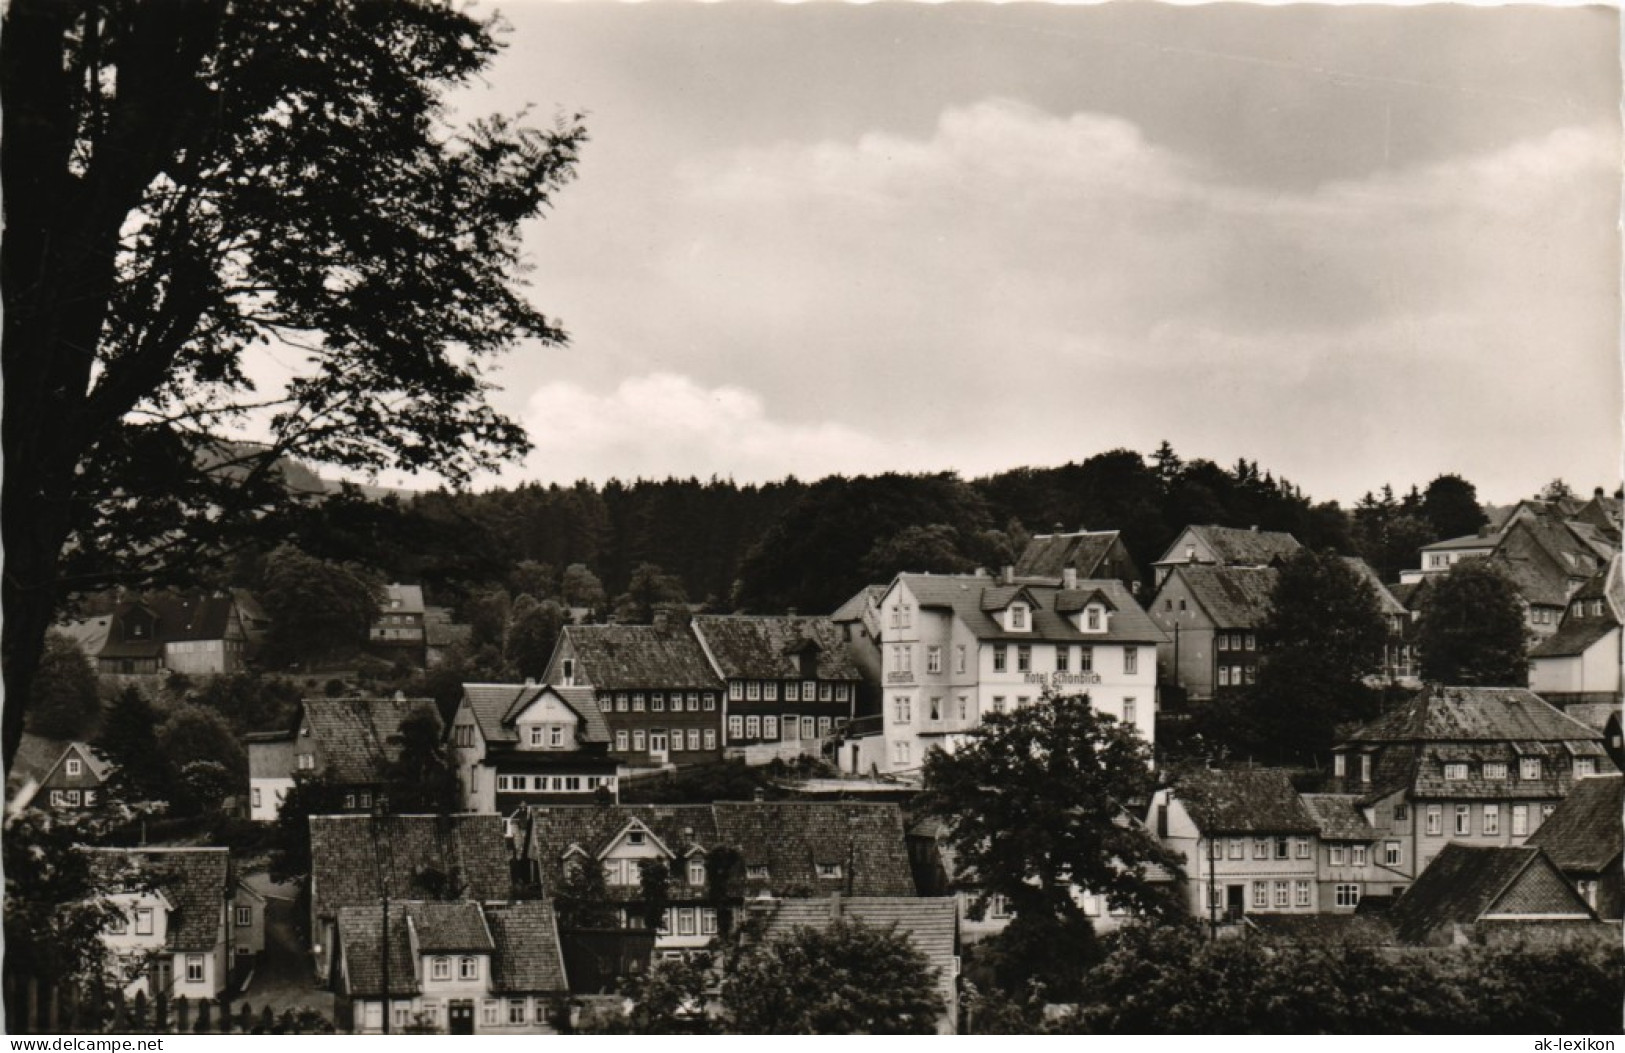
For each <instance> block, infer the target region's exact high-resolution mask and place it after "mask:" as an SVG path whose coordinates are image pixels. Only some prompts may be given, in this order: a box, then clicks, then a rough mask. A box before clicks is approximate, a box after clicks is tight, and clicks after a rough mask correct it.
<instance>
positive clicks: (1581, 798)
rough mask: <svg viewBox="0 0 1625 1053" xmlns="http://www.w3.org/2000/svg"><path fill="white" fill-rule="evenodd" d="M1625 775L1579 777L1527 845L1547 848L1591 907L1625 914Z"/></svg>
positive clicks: (1604, 914)
mask: <svg viewBox="0 0 1625 1053" xmlns="http://www.w3.org/2000/svg"><path fill="white" fill-rule="evenodd" d="M1622 815H1625V776H1620V775H1617V774H1616V775H1598V776H1595V777H1593V778H1589V779H1580V780H1578V781H1577V782H1575V784H1574V786H1573V787H1572V788H1571V789H1570V790H1569V795H1568V796H1567V797H1566V798H1564V799H1563V803H1562V804H1559V805H1558V806H1557V810H1556V811H1554V812H1553V813H1552V815H1551V818H1550V819H1548V820H1546V822H1544V823H1542V824H1541V827H1540V829H1539V830H1536V831H1535V832H1534V833H1533V834H1531V835H1530V837H1529V840H1528V842H1527V844H1530V845H1533V846H1536V847H1538V848H1541V849H1544V850H1545V852H1546V854H1547V856H1549V857H1550V858H1551V860H1552V862H1553V863H1554V864H1556V866H1557V868H1558V869H1559V870H1561V871H1562V872H1563V876H1564V877H1565V878H1567V879H1568V881H1569V883H1570V884H1572V885H1573V886H1574V889H1575V891H1576V892H1578V893H1579V894H1580V898H1581V899H1583V900H1585V901H1586V905H1587V906H1589V907H1590V908H1591V909H1592V910H1594V911H1596V912H1597V915H1598V916H1599V917H1601V918H1603V919H1604V920H1606V921H1614V922H1617V921H1619V920H1620V919H1621V918H1625V877H1622V874H1625V871H1622V864H1625V826H1622V824H1621V822H1620V817H1621V816H1622Z"/></svg>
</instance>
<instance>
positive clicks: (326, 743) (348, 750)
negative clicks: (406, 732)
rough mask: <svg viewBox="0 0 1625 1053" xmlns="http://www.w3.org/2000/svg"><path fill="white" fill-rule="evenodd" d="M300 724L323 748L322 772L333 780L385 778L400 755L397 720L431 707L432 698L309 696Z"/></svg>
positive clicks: (361, 782) (357, 781)
mask: <svg viewBox="0 0 1625 1053" xmlns="http://www.w3.org/2000/svg"><path fill="white" fill-rule="evenodd" d="M300 706H301V709H302V712H303V721H302V722H303V724H304V726H307V727H309V728H310V738H311V741H313V742H314V743H315V744H316V747H317V748H318V749H319V750H321V756H322V764H323V773H324V774H325V775H327V776H328V778H330V779H332V780H333V781H334V782H338V783H343V784H353V785H369V784H372V783H379V782H383V781H384V778H385V775H386V772H385V769H386V768H387V767H388V766H389V765H390V764H393V763H394V762H395V761H397V760H399V759H400V756H401V721H403V720H405V719H406V718H407V717H409V716H411V715H412V714H413V713H414V712H416V711H417V710H419V709H421V708H423V707H425V706H426V707H428V708H430V709H433V708H434V699H432V698H307V699H305V700H304V701H303V702H302V703H300Z"/></svg>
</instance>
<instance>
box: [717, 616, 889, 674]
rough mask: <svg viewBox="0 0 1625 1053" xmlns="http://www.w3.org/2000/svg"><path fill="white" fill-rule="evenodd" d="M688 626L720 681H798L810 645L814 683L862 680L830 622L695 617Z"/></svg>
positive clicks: (843, 638)
mask: <svg viewBox="0 0 1625 1053" xmlns="http://www.w3.org/2000/svg"><path fill="white" fill-rule="evenodd" d="M692 626H693V630H694V633H695V635H696V636H697V637H698V638H699V641H700V645H701V647H703V648H704V650H705V652H706V654H708V655H710V656H711V658H712V659H713V660H714V662H713V664H714V666H715V668H716V671H717V674H718V675H719V676H721V677H723V678H724V679H730V680H731V679H739V678H743V679H748V680H785V679H795V678H797V677H799V676H801V661H800V657H799V656H800V653H801V651H802V650H803V649H805V648H806V647H807V646H809V645H811V646H815V647H816V648H817V653H818V677H819V679H822V680H857V679H859V677H860V676H861V674H860V673H859V672H858V668H857V666H855V665H853V664H852V659H851V658H850V657H849V656H848V654H847V650H846V637H845V635H844V634H843V633H842V632H841V630H840V629H838V628H837V627H836V625H835V622H834V621H833V620H832V619H829V618H812V617H790V616H774V615H767V616H748V615H696V616H695V617H694V620H693V622H692Z"/></svg>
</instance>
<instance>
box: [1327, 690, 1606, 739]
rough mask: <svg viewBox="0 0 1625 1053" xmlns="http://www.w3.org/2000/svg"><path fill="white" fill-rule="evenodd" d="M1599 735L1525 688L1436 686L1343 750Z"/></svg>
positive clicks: (1361, 733) (1369, 727) (1365, 729)
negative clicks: (1397, 744) (1370, 745)
mask: <svg viewBox="0 0 1625 1053" xmlns="http://www.w3.org/2000/svg"><path fill="white" fill-rule="evenodd" d="M1599 738H1600V736H1599V735H1598V733H1597V732H1596V731H1593V730H1592V729H1591V728H1588V727H1586V726H1585V725H1584V724H1582V723H1580V722H1579V721H1577V720H1575V719H1574V718H1573V717H1570V716H1567V715H1566V714H1564V713H1562V712H1561V711H1559V710H1558V709H1556V708H1554V707H1553V706H1551V705H1549V704H1548V703H1547V702H1546V701H1545V700H1544V699H1542V698H1541V697H1540V696H1539V695H1537V694H1535V693H1534V692H1533V691H1530V690H1529V689H1527V688H1522V687H1435V688H1431V689H1428V690H1425V691H1422V692H1420V693H1419V694H1417V696H1416V697H1415V698H1413V699H1411V700H1410V701H1409V702H1407V703H1405V704H1404V705H1403V706H1401V707H1399V708H1398V709H1396V710H1394V711H1393V712H1392V713H1390V714H1388V715H1387V716H1385V717H1383V718H1381V719H1379V720H1376V721H1374V722H1372V723H1370V724H1367V725H1366V726H1365V727H1363V728H1361V729H1359V730H1358V731H1356V732H1355V733H1354V734H1352V735H1350V736H1349V737H1348V739H1347V740H1346V742H1345V743H1344V744H1343V745H1344V746H1350V745H1353V746H1357V745H1361V744H1364V743H1383V742H1413V743H1421V742H1563V741H1578V740H1592V741H1595V740H1598V739H1599Z"/></svg>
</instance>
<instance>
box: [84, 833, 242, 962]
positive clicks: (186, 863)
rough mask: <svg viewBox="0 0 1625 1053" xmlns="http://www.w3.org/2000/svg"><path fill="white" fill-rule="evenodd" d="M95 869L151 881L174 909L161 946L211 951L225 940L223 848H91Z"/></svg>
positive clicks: (227, 876)
mask: <svg viewBox="0 0 1625 1053" xmlns="http://www.w3.org/2000/svg"><path fill="white" fill-rule="evenodd" d="M89 851H90V853H91V856H90V863H91V868H92V871H93V872H94V873H98V874H101V875H106V876H107V878H108V879H109V880H111V878H112V877H114V876H120V877H124V876H128V877H130V878H131V879H132V880H134V881H136V882H145V883H150V885H151V887H152V888H153V889H155V890H156V891H158V892H161V893H162V894H163V896H164V898H165V899H167V900H168V901H169V903H170V905H171V907H172V908H173V909H172V910H171V911H170V914H169V925H168V928H167V930H166V938H165V941H164V946H165V948H166V949H168V950H171V951H212V950H214V948H215V947H216V946H218V945H219V944H220V943H221V942H222V941H223V940H224V939H225V938H226V935H227V934H226V932H225V930H224V928H223V925H224V919H225V914H224V908H225V902H226V899H227V898H228V896H229V895H230V893H231V886H232V879H231V852H230V850H228V849H225V848H143V849H139V850H137V849H130V848H93V849H89Z"/></svg>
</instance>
